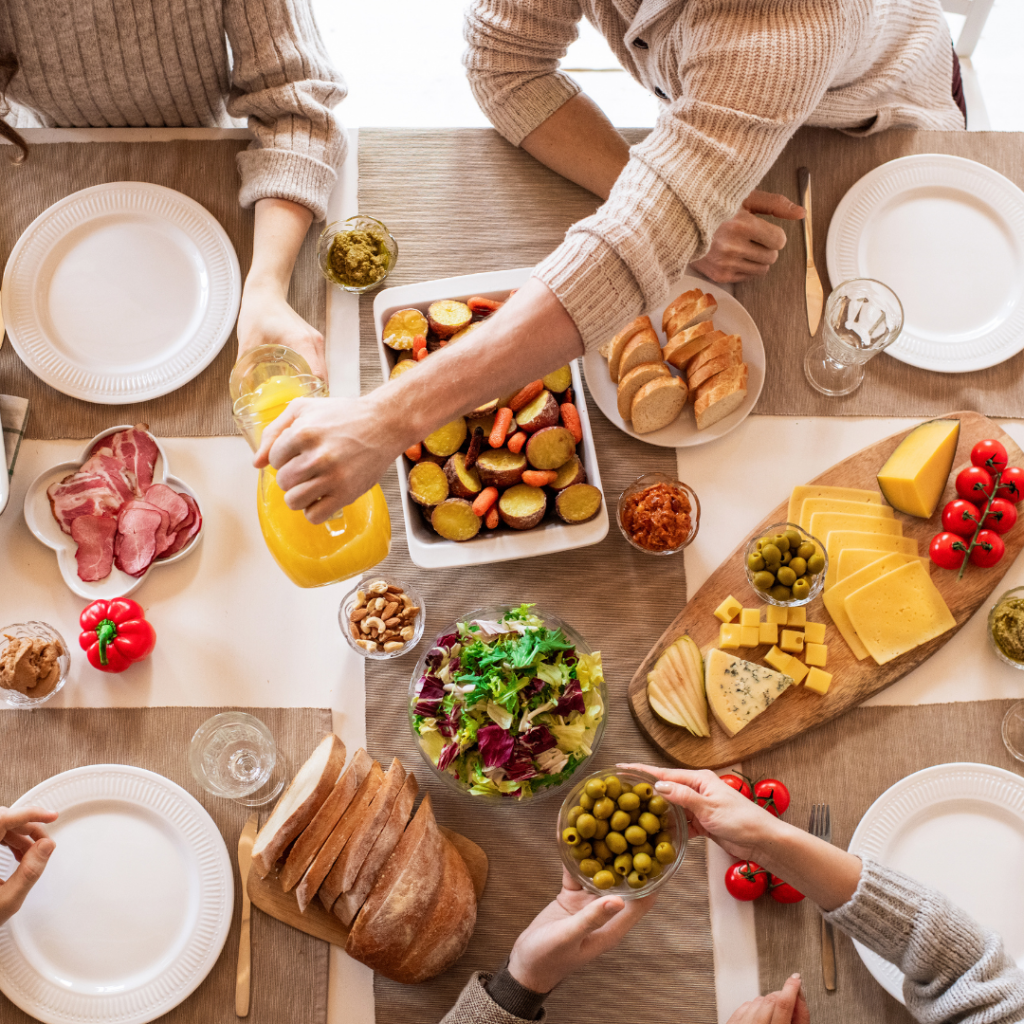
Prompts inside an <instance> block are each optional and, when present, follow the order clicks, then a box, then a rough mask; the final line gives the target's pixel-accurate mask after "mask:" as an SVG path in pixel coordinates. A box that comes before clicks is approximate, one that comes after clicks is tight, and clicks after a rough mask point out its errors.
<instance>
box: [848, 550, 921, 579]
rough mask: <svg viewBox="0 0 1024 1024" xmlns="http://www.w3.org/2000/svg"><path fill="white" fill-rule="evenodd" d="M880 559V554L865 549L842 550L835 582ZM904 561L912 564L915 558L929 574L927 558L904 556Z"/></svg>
mask: <svg viewBox="0 0 1024 1024" xmlns="http://www.w3.org/2000/svg"><path fill="white" fill-rule="evenodd" d="M881 557H882V552H879V551H870V550H867V549H865V548H843V550H842V551H840V552H839V559H838V564H837V566H836V582H837V583H841V582H842V581H843V580H844V579H846V577H847V576H852V575H853V574H854V573H855V572H860V570H861V569H865V568H867V566H869V565H870V564H871V563H872V562H877V561H878V559H879V558H881ZM905 557H906V560H907V561H908V562H912V561H913V560H914V559H915V558H916V559H917V560H918V561H919V562H920V563H921V564H922V565H923V566H924V567H925V569H926V570H928V571H929V572H930V571H931V570H930V568H929V567H930V565H931V563H930V562H929V560H928V559H927V558H921V557H920V556H918V555H906V556H905Z"/></svg>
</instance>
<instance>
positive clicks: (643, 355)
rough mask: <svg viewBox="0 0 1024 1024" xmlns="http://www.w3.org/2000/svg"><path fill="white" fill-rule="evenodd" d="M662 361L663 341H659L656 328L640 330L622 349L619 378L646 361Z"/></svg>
mask: <svg viewBox="0 0 1024 1024" xmlns="http://www.w3.org/2000/svg"><path fill="white" fill-rule="evenodd" d="M660 362H662V355H661V342H660V341H658V336H657V334H655V333H654V328H653V327H652V328H650V329H649V330H645V331H640V333H639V334H636V335H634V336H633V337H632V338H630V340H629V341H627V342H626V347H625V348H624V349H623V350H622V358H621V359H620V360H619V380H622V377H623V375H624V374H627V373H629V371H630V370H632V369H634V368H635V367H637V366H642V365H643V364H644V363H660Z"/></svg>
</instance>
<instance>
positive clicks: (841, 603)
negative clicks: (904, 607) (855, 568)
mask: <svg viewBox="0 0 1024 1024" xmlns="http://www.w3.org/2000/svg"><path fill="white" fill-rule="evenodd" d="M906 559H907V556H906V555H901V554H897V553H896V552H890V553H889V554H886V555H880V557H879V558H878V560H877V561H875V562H872V563H871V564H870V565H868V566H865V567H864V568H863V569H861V570H860V572H855V573H854V574H853V575H852V576H848V577H847V578H846V579H845V580H843V581H842V582H841V583H836V584H835V585H834V586H832V587H830V588H829V589H828V590H826V591H825V595H824V597H823V598H822V600H823V601H824V602H825V607H826V609H828V613H829V615H831V616H832V621H833V622H834V623H835V626H836V629H838V630H839V632H840V634H841V635H842V638H843V639H844V640H845V641H846V643H847V646H848V647H849V648H850V650H851V651H853V656H854V657H855V658H856V659H857V660H858V661H863V660H864V659H865V658H866V657H867V656H868V649H867V647H865V646H864V644H863V643H861V639H860V637H859V636H858V635H857V631H856V630H855V629H854V627H853V623H852V622H851V621H850V616H849V615H847V613H846V599H847V597H849V596H850V594H852V593H854V592H856V591H857V590H859V589H860V588H861V587H864V586H867V584H869V583H873V582H874V581H875V580H877V579H878V578H879V577H881V576H884V575H885V574H886V573H888V572H892V571H893V570H894V569H901V568H902V567H903V566H904V565H906V564H907V561H906Z"/></svg>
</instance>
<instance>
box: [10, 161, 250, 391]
mask: <svg viewBox="0 0 1024 1024" xmlns="http://www.w3.org/2000/svg"><path fill="white" fill-rule="evenodd" d="M240 296H241V274H240V272H239V268H238V257H237V256H236V254H235V250H234V248H233V247H232V245H231V241H230V239H229V238H228V236H227V233H226V232H225V231H224V229H223V228H222V227H221V226H220V224H219V223H218V221H217V219H216V218H215V217H214V216H213V215H212V214H211V213H210V212H209V211H208V210H206V209H205V207H203V206H201V205H200V204H199V203H197V202H196V201H195V200H194V199H190V198H189V197H188V196H184V195H182V194H181V193H180V192H175V191H174V190H173V189H169V188H164V187H163V186H162V185H151V184H147V183H145V182H134V181H126V182H114V183H111V184H108V185H95V186H93V187H92V188H86V189H82V191H80V192H75V193H74V194H72V195H70V196H68V197H67V198H66V199H62V200H61V201H60V202H58V203H54V205H53V206H51V207H50V208H49V209H48V210H44V211H43V213H41V214H40V215H39V216H38V217H37V218H36V219H35V220H34V221H33V222H32V223H31V224H30V225H29V226H28V227H27V228H26V229H25V231H24V233H23V234H22V236H21V238H19V239H18V242H17V244H16V245H15V247H14V250H13V252H12V253H11V257H10V259H9V260H8V261H7V267H6V269H5V270H4V281H3V305H4V316H5V318H6V320H7V333H8V335H9V337H10V339H11V344H12V345H13V346H14V348H15V350H16V351H17V353H18V355H19V356H20V357H21V359H22V361H23V362H24V363H25V365H26V366H27V367H28V368H29V369H30V370H31V371H32V372H33V373H34V374H35V375H36V376H37V377H39V378H40V379H41V380H43V381H45V382H46V383H47V384H49V385H50V386H51V387H54V388H56V389H57V390H58V391H62V392H63V393H64V394H66V395H71V396H73V397H74V398H82V399H85V400H86V401H88V402H98V403H101V404H105V405H123V404H126V403H128V402H141V401H145V400H147V399H150V398H155V397H157V396H158V395H165V394H167V393H168V392H170V391H174V390H175V389H176V388H179V387H181V386H182V384H184V383H186V382H187V381H189V380H191V379H192V378H193V377H195V376H196V375H197V374H199V373H201V372H202V371H203V370H204V369H205V368H206V367H207V366H208V365H209V364H210V363H211V362H212V360H213V358H214V357H215V356H216V355H217V353H218V352H219V351H220V350H221V348H222V347H223V345H224V342H225V341H227V339H228V338H229V337H230V335H231V330H232V328H233V327H234V323H235V318H236V317H237V315H238V303H239V299H240Z"/></svg>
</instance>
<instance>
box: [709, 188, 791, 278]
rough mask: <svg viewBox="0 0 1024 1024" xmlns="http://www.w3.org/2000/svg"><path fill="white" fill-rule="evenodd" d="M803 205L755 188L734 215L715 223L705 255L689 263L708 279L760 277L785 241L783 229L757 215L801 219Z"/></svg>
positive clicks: (777, 256)
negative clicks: (715, 228) (709, 247)
mask: <svg viewBox="0 0 1024 1024" xmlns="http://www.w3.org/2000/svg"><path fill="white" fill-rule="evenodd" d="M804 212H805V211H804V208H803V207H802V206H797V204H796V203H794V202H792V200H789V199H787V198H786V197H785V196H781V195H778V194H777V193H775V192H761V191H759V190H757V189H755V190H754V191H753V192H751V193H750V195H749V196H747V198H746V199H744V200H743V205H742V206H741V207H740V211H739V213H737V214H736V216H735V217H731V218H730V219H729V220H727V221H724V222H723V223H722V224H719V226H718V230H717V231H716V232H715V234H714V236H713V238H712V239H711V249H710V250H709V251H708V253H707V255H706V256H704V257H702V258H701V259H699V260H697V261H695V262H694V264H693V266H694V267H695V268H696V269H697V270H699V271H700V272H701V273H702V274H706V275H707V276H708V277H710V278H711V280H712V281H717V282H719V284H731V283H734V282H736V281H747V280H750V278H753V277H764V275H765V274H767V273H768V269H769V267H771V265H772V264H773V263H774V262H775V261H776V260H777V259H778V258H779V250H780V249H781V248H782V247H783V246H784V245H785V244H786V232H785V231H783V230H782V228H780V227H779V226H778V225H777V224H769V223H768V222H767V221H764V220H761V218H760V217H758V216H757V214H767V215H769V216H771V217H781V218H782V219H784V220H802V219H803V216H804Z"/></svg>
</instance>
